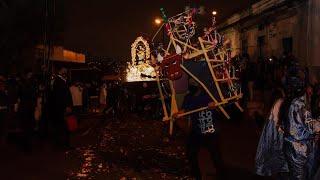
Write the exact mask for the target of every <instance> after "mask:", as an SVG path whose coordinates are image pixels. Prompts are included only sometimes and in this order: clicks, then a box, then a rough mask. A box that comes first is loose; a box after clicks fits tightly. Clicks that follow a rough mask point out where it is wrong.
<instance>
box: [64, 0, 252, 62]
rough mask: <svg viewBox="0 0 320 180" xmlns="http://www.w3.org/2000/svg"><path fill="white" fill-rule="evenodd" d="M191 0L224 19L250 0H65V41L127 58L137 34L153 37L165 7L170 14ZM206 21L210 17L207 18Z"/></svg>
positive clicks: (85, 48) (76, 47)
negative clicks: (157, 18) (157, 21)
mask: <svg viewBox="0 0 320 180" xmlns="http://www.w3.org/2000/svg"><path fill="white" fill-rule="evenodd" d="M190 2H192V3H193V4H199V5H204V6H205V8H206V10H207V11H208V12H212V10H213V9H214V10H216V11H218V14H219V18H221V19H223V18H225V17H227V16H229V15H231V14H232V13H234V12H237V11H239V10H241V9H244V8H247V6H248V5H249V4H250V0H193V1H192V0H126V1H123V0H90V1H88V0H68V1H65V4H64V9H65V11H64V23H65V25H64V35H63V36H64V45H65V47H67V48H70V49H80V50H87V51H88V52H90V53H92V54H94V55H99V56H107V57H112V58H121V59H125V58H129V57H130V45H131V43H132V42H133V41H134V40H135V38H136V37H137V36H139V35H143V36H149V37H152V35H153V33H154V32H155V31H156V30H157V27H156V25H155V24H154V23H153V22H154V18H155V17H160V12H159V9H160V8H161V7H164V8H165V10H166V12H167V15H168V16H169V17H170V16H172V15H175V14H176V13H179V12H182V11H183V9H184V7H185V6H186V5H188V4H189V3H190ZM208 21H209V19H208Z"/></svg>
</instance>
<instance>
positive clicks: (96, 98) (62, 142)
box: [0, 67, 120, 152]
mask: <svg viewBox="0 0 320 180" xmlns="http://www.w3.org/2000/svg"><path fill="white" fill-rule="evenodd" d="M68 77H69V73H68V70H67V69H66V68H63V67H61V68H58V69H57V71H56V73H54V74H52V75H51V76H50V79H49V80H48V79H47V80H44V78H43V76H42V75H37V74H35V73H33V72H32V71H31V70H25V72H24V73H23V74H22V75H15V76H13V75H12V76H8V75H5V74H1V75H0V138H1V143H0V144H1V146H2V145H5V144H7V142H8V141H10V140H11V139H12V138H11V136H14V141H15V143H16V144H17V145H18V147H20V148H21V149H22V150H23V151H26V152H29V151H31V150H32V142H33V140H34V139H35V138H40V139H42V140H50V142H52V144H53V145H55V147H57V148H59V149H67V148H70V147H71V146H70V137H69V136H70V129H69V127H68V123H66V118H68V116H72V117H77V116H78V115H81V114H83V113H90V112H99V111H100V112H106V110H108V109H110V108H111V109H112V111H113V112H114V111H115V110H114V109H117V107H118V106H116V104H117V102H118V98H119V95H120V94H119V93H118V92H119V91H118V90H119V89H120V86H118V85H117V84H118V83H117V82H115V81H112V82H106V81H101V82H99V83H95V82H81V81H80V80H73V81H71V78H69V79H68ZM97 81H98V80H97ZM100 85H101V86H100Z"/></svg>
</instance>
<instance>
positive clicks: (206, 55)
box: [199, 37, 224, 101]
mask: <svg viewBox="0 0 320 180" xmlns="http://www.w3.org/2000/svg"><path fill="white" fill-rule="evenodd" d="M199 42H200V45H201V47H202V50H203V51H205V47H204V44H203V42H202V38H201V37H199ZM204 57H205V58H206V61H207V64H208V67H209V70H210V72H211V76H212V78H213V81H214V83H215V85H216V88H217V90H218V93H219V96H220V98H221V100H222V101H224V96H223V94H222V92H221V89H220V85H219V83H218V81H217V77H216V75H215V73H214V71H213V68H212V65H211V63H210V61H209V60H210V58H209V56H208V54H207V53H206V52H204Z"/></svg>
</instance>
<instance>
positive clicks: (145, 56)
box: [126, 37, 156, 82]
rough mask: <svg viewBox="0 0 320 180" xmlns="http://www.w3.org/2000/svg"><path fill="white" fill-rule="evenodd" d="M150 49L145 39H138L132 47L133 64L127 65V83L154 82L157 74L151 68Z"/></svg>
mask: <svg viewBox="0 0 320 180" xmlns="http://www.w3.org/2000/svg"><path fill="white" fill-rule="evenodd" d="M150 52H151V51H150V47H149V44H148V42H147V41H146V40H145V39H144V38H143V37H138V38H137V39H136V40H135V41H134V43H133V44H132V45H131V57H132V60H131V62H129V63H128V65H127V70H126V73H127V74H126V81H127V82H139V81H154V80H155V77H156V72H155V69H154V67H152V66H151V59H150V57H151V56H150Z"/></svg>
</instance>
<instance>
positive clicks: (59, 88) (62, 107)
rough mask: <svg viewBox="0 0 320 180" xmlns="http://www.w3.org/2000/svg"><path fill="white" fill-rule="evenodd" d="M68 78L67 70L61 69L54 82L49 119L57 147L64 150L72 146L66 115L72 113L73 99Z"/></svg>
mask: <svg viewBox="0 0 320 180" xmlns="http://www.w3.org/2000/svg"><path fill="white" fill-rule="evenodd" d="M66 78H67V69H66V68H61V69H60V70H59V72H58V75H57V77H56V78H55V80H54V82H53V85H52V89H51V93H50V99H49V106H50V107H49V119H50V122H51V125H52V129H53V136H54V137H53V138H54V141H55V143H56V145H58V146H59V147H62V148H68V147H69V146H70V142H69V140H70V137H69V131H68V128H67V124H66V121H65V115H66V113H70V112H71V107H72V98H71V93H70V91H69V88H68V85H67V79H66Z"/></svg>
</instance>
